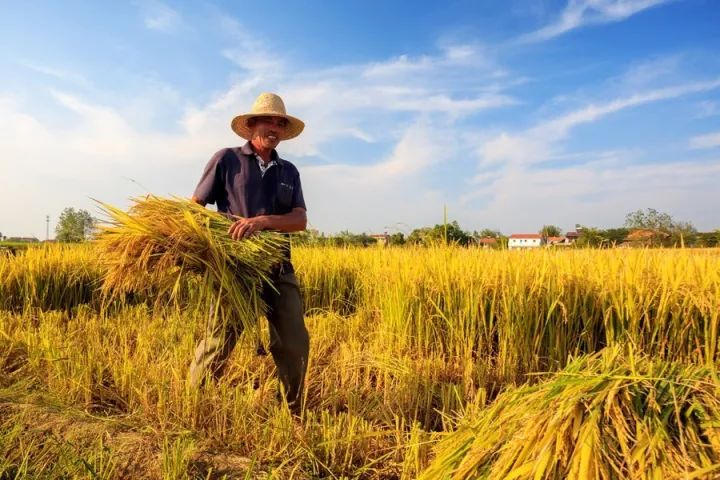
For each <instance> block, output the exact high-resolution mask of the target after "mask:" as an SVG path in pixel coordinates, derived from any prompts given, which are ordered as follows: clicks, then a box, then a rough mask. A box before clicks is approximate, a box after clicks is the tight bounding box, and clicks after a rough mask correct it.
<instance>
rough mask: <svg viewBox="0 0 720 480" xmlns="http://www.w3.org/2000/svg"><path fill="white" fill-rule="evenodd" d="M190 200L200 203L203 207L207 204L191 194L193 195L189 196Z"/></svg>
mask: <svg viewBox="0 0 720 480" xmlns="http://www.w3.org/2000/svg"><path fill="white" fill-rule="evenodd" d="M190 200H192V201H193V202H195V203H198V204H200V205H202V206H203V207H204V206H205V205H207V204H206V203H205V202H203V201H202V200H200V199H199V198H198V197H196V196H195V195H193V196H192V197H191V198H190Z"/></svg>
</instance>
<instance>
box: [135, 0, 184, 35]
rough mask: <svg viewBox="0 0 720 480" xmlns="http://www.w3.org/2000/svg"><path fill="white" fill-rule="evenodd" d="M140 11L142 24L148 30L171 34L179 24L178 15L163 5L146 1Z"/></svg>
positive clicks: (179, 18)
mask: <svg viewBox="0 0 720 480" xmlns="http://www.w3.org/2000/svg"><path fill="white" fill-rule="evenodd" d="M142 10H143V24H144V25H145V27H146V28H148V29H150V30H156V31H159V32H171V31H174V30H175V29H176V28H177V27H179V26H180V24H181V17H180V14H179V13H178V12H177V11H176V10H173V9H172V8H171V7H169V6H167V5H165V4H164V3H161V2H158V1H148V2H145V3H143V4H142Z"/></svg>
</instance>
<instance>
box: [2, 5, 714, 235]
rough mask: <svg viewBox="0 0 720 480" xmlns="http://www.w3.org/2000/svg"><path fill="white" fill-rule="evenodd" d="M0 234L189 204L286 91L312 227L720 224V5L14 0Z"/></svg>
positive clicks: (7, 33) (6, 59) (7, 10)
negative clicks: (262, 106)
mask: <svg viewBox="0 0 720 480" xmlns="http://www.w3.org/2000/svg"><path fill="white" fill-rule="evenodd" d="M0 43H2V45H3V46H4V48H3V49H1V50H0V132H2V133H1V134H0V178H2V183H1V184H0V202H2V204H3V205H4V207H3V208H2V209H1V211H0V232H2V233H3V234H4V235H6V236H30V235H34V236H37V237H38V238H45V216H46V215H50V217H51V221H50V229H51V237H52V231H53V230H54V226H55V221H56V220H57V217H58V216H59V214H60V212H61V211H62V210H63V208H65V207H75V208H85V209H87V210H89V211H91V212H92V213H96V212H97V208H96V206H95V204H94V203H93V201H92V200H91V199H93V198H94V199H98V200H101V201H104V202H108V203H111V204H115V205H120V206H126V205H128V199H129V198H130V197H133V196H138V195H142V194H145V193H154V194H157V195H178V196H189V195H190V194H191V193H192V191H193V189H194V187H195V184H196V183H197V181H198V178H199V175H200V173H201V172H202V169H203V167H204V165H205V163H206V162H207V160H208V159H209V158H210V156H211V155H212V154H213V153H214V152H215V151H217V150H219V149H220V148H222V147H226V146H233V145H238V144H240V143H241V142H242V141H241V139H239V138H238V137H237V136H235V134H234V133H233V132H232V131H231V130H230V128H229V123H230V120H231V118H232V117H233V116H234V115H236V114H239V113H244V112H245V111H247V110H248V109H249V107H250V105H251V104H252V102H253V100H254V98H255V97H256V96H257V95H258V94H259V93H261V92H263V91H273V92H277V93H279V94H280V95H282V96H283V98H284V99H285V102H286V105H287V107H288V111H289V113H291V114H294V115H296V116H298V117H300V118H302V119H303V120H305V122H306V124H307V127H306V130H305V132H304V133H303V134H302V135H301V136H300V137H298V138H297V139H295V140H291V141H288V142H285V143H282V144H281V145H280V147H279V148H278V150H279V151H280V153H281V155H283V157H284V158H287V159H289V160H291V161H293V162H294V163H295V164H296V165H297V166H298V168H299V170H300V174H301V178H302V181H303V186H304V191H305V198H306V201H307V204H308V218H309V221H310V223H311V226H312V227H314V228H318V229H320V230H322V231H325V232H337V231H340V230H345V229H349V230H352V231H356V232H361V231H365V232H368V233H376V232H381V231H389V232H394V231H404V232H405V233H408V232H409V230H411V229H412V228H414V227H419V226H424V225H431V224H435V223H438V222H441V221H442V217H443V207H444V206H445V205H446V206H447V209H448V214H449V217H450V218H452V219H457V220H458V221H459V222H460V224H461V226H462V227H463V228H465V229H467V230H480V229H482V228H493V229H498V230H501V231H503V232H504V233H508V234H509V233H513V232H535V231H537V230H538V229H539V228H540V227H541V226H542V225H543V224H556V225H559V226H560V227H561V228H562V229H563V230H569V229H572V228H574V225H575V224H576V223H581V224H584V225H591V226H598V227H610V226H619V225H621V224H622V223H623V221H624V218H625V214H626V213H628V212H630V211H633V210H637V209H641V208H642V209H644V208H649V207H650V208H656V209H658V210H661V211H665V212H667V213H670V214H671V215H673V216H674V217H675V218H676V219H678V220H685V221H691V222H693V223H694V224H695V226H696V227H697V228H699V229H701V230H711V229H716V228H720V187H719V186H720V53H719V52H720V2H718V1H717V0H684V1H682V0H676V1H664V0H624V1H623V0H573V1H555V0H553V1H540V0H538V1H530V0H522V1H521V0H516V1H503V2H500V1H497V2H490V1H488V2H478V1H448V2H412V3H411V2H399V1H385V2H379V1H357V2H329V1H326V2H312V1H302V2H283V3H274V4H268V5H267V6H265V5H263V4H261V3H258V2H187V3H185V2H182V3H170V2H159V1H134V2H127V3H121V2H89V1H65V2H49V1H48V2H39V1H38V2H26V1H8V0H4V1H3V0H0Z"/></svg>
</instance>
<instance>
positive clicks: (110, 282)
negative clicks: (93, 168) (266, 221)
mask: <svg viewBox="0 0 720 480" xmlns="http://www.w3.org/2000/svg"><path fill="white" fill-rule="evenodd" d="M132 202H133V204H132V205H131V207H130V208H129V209H128V211H127V212H126V211H123V210H121V209H119V208H117V207H113V206H111V205H108V204H106V203H102V202H98V203H99V205H100V208H101V209H102V210H103V211H104V213H105V214H106V216H107V218H108V220H107V222H106V223H104V224H102V225H101V226H100V232H99V235H98V238H97V242H96V243H97V248H98V251H99V255H100V260H101V263H102V264H103V266H104V267H105V269H106V273H105V275H104V278H103V282H102V286H101V293H102V297H103V300H104V303H108V302H112V301H113V300H115V299H117V298H119V297H121V296H123V295H125V294H128V293H134V292H144V293H145V294H149V295H153V296H155V298H156V299H157V300H158V301H175V300H177V298H178V295H179V292H180V291H181V284H182V282H183V280H184V279H186V278H187V277H188V276H191V275H196V276H200V277H202V278H203V280H204V281H203V282H202V283H201V285H202V289H203V291H202V292H200V293H201V296H203V297H204V298H207V299H210V298H212V297H217V298H220V299H221V301H222V302H224V309H223V310H224V311H227V312H232V313H233V316H237V317H238V319H239V320H240V321H241V322H242V323H243V325H244V326H245V327H246V328H248V329H252V328H254V326H255V325H256V323H257V322H256V321H255V320H256V316H257V315H258V314H260V313H262V312H263V311H264V309H265V308H266V307H265V304H264V302H263V301H262V299H261V298H260V289H261V288H262V285H263V283H268V282H269V281H270V270H271V268H272V267H273V266H274V265H276V264H277V263H278V262H280V261H282V258H283V247H284V245H285V241H286V240H285V239H284V238H283V237H282V235H280V234H277V233H271V232H261V233H260V234H258V235H254V236H252V237H249V238H246V239H242V240H239V241H235V240H233V239H232V238H230V236H229V235H228V233H227V231H228V229H229V228H230V225H232V220H231V219H229V218H228V217H227V216H225V215H223V214H221V213H218V212H213V211H211V210H208V209H206V208H205V207H203V206H202V205H199V204H197V203H195V202H191V201H189V200H185V199H180V198H175V197H173V198H161V197H156V196H153V195H148V196H146V197H141V198H134V199H132Z"/></svg>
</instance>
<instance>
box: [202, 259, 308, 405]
mask: <svg viewBox="0 0 720 480" xmlns="http://www.w3.org/2000/svg"><path fill="white" fill-rule="evenodd" d="M274 286H275V289H277V292H276V291H274V290H273V289H272V288H270V287H269V286H266V287H265V289H264V290H263V300H265V303H266V304H267V306H268V312H267V319H268V323H269V326H270V353H271V354H272V356H273V360H274V361H275V365H276V367H277V372H278V377H279V379H280V383H281V384H282V387H283V389H284V392H285V398H286V400H287V402H288V404H289V405H290V406H291V407H293V408H296V407H299V404H300V401H301V400H302V391H303V385H304V383H305V372H306V371H307V362H308V355H309V353H310V339H309V336H308V332H307V329H306V328H305V321H304V319H303V305H302V296H301V294H300V286H299V284H298V281H297V278H296V277H295V274H294V273H281V274H279V275H278V277H277V278H276V280H275V282H274ZM241 333H242V324H241V323H240V322H239V321H232V315H231V314H230V315H228V314H227V312H217V313H216V312H214V311H211V312H210V321H209V325H208V329H207V332H206V334H205V338H203V339H202V340H201V341H200V342H199V343H198V344H197V347H196V348H195V356H194V358H193V361H192V364H191V365H190V383H191V385H192V386H193V387H195V388H197V387H200V386H201V385H202V384H203V382H204V381H205V379H206V378H208V377H209V376H211V377H213V378H215V379H218V378H219V377H220V376H221V375H222V372H223V370H224V368H225V364H226V363H227V359H228V357H230V354H231V353H232V351H233V348H234V347H235V344H236V343H237V339H238V337H239V335H240V334H241Z"/></svg>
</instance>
